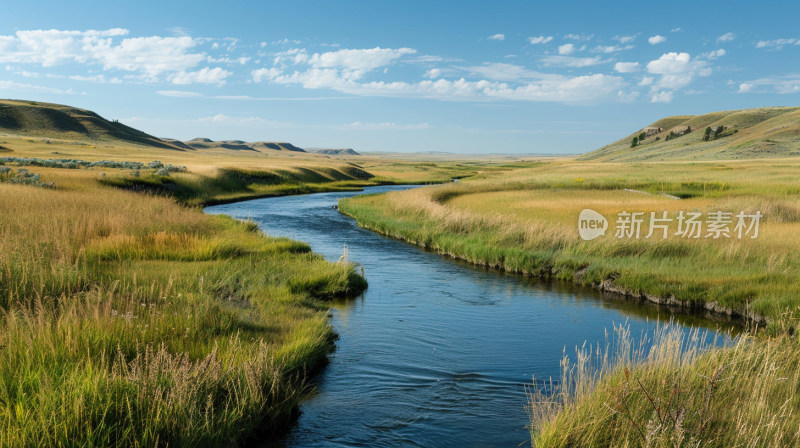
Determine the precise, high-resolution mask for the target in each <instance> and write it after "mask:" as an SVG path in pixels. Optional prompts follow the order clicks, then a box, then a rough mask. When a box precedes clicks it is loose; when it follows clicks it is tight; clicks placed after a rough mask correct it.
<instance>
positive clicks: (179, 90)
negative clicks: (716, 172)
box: [0, 0, 800, 154]
mask: <svg viewBox="0 0 800 448" xmlns="http://www.w3.org/2000/svg"><path fill="white" fill-rule="evenodd" d="M799 22H800V5H798V4H797V3H796V2H766V3H764V2H762V3H759V4H758V5H756V4H755V3H750V4H745V3H737V2H704V3H703V4H702V5H700V4H698V3H696V2H680V1H675V2H669V3H664V2H659V3H653V4H645V3H642V2H627V3H626V2H613V3H608V2H522V1H520V2H503V1H493V2H474V1H459V2H416V1H404V2H383V1H380V2H368V1H361V2H355V1H339V2H330V1H326V2H310V1H292V2H243V1H230V2H225V3H223V2H205V1H199V0H198V1H191V2H188V1H159V2H154V1H139V2H136V3H135V4H134V2H126V3H124V4H123V3H117V2H108V1H106V2H86V1H80V0H74V1H69V2H63V1H59V2H39V1H26V2H17V3H16V4H15V6H14V7H13V8H3V16H2V18H0V97H3V98H22V99H32V100H39V101H50V102H57V103H62V104H69V105H74V106H79V107H84V108H87V109H91V110H94V111H96V112H98V113H100V114H101V115H103V116H105V117H106V118H115V119H119V120H120V121H122V122H123V123H126V124H128V125H131V126H134V127H137V128H139V129H142V130H144V131H146V132H149V133H152V134H155V135H158V136H161V137H172V138H180V139H190V138H193V137H209V138H213V139H241V140H276V141H290V142H292V143H294V144H296V145H299V146H304V147H352V148H355V149H357V150H362V151H409V152H410V151H449V152H464V153H554V154H564V153H582V152H586V151H590V150H592V149H595V148H597V147H599V146H601V145H603V144H605V143H608V142H610V141H613V140H616V139H617V138H620V137H622V136H624V135H627V134H629V133H631V132H633V131H635V130H637V129H639V128H641V127H643V126H645V125H647V124H649V123H651V122H652V121H655V120H657V119H659V118H661V117H664V116H668V115H683V114H700V113H705V112H711V111H715V110H726V109H739V108H749V107H760V106H792V105H798V104H799V103H800V101H798V100H799V99H800V27H798V23H799Z"/></svg>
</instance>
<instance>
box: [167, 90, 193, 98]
mask: <svg viewBox="0 0 800 448" xmlns="http://www.w3.org/2000/svg"><path fill="white" fill-rule="evenodd" d="M156 93H157V94H159V95H161V96H169V97H173V98H195V97H199V96H203V95H202V94H201V93H198V92H189V91H186V90H159V91H157V92H156Z"/></svg>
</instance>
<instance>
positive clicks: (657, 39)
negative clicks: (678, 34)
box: [647, 34, 667, 45]
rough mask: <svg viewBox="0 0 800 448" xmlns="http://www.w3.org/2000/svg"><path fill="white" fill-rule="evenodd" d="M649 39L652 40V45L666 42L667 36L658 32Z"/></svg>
mask: <svg viewBox="0 0 800 448" xmlns="http://www.w3.org/2000/svg"><path fill="white" fill-rule="evenodd" d="M647 41H648V42H650V45H657V44H660V43H664V42H666V41H667V38H666V37H664V36H661V35H659V34H656V35H655V36H651V37H650V38H649V39H647Z"/></svg>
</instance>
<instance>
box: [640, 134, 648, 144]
mask: <svg viewBox="0 0 800 448" xmlns="http://www.w3.org/2000/svg"><path fill="white" fill-rule="evenodd" d="M645 138H647V134H645V133H644V132H640V133H639V141H640V142H641V141H643V140H644V139H645Z"/></svg>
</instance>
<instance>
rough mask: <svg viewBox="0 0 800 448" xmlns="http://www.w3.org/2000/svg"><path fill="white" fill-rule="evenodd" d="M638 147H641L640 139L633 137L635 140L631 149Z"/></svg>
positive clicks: (632, 141)
mask: <svg viewBox="0 0 800 448" xmlns="http://www.w3.org/2000/svg"><path fill="white" fill-rule="evenodd" d="M637 146H639V137H633V140H631V148H635V147H637Z"/></svg>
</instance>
